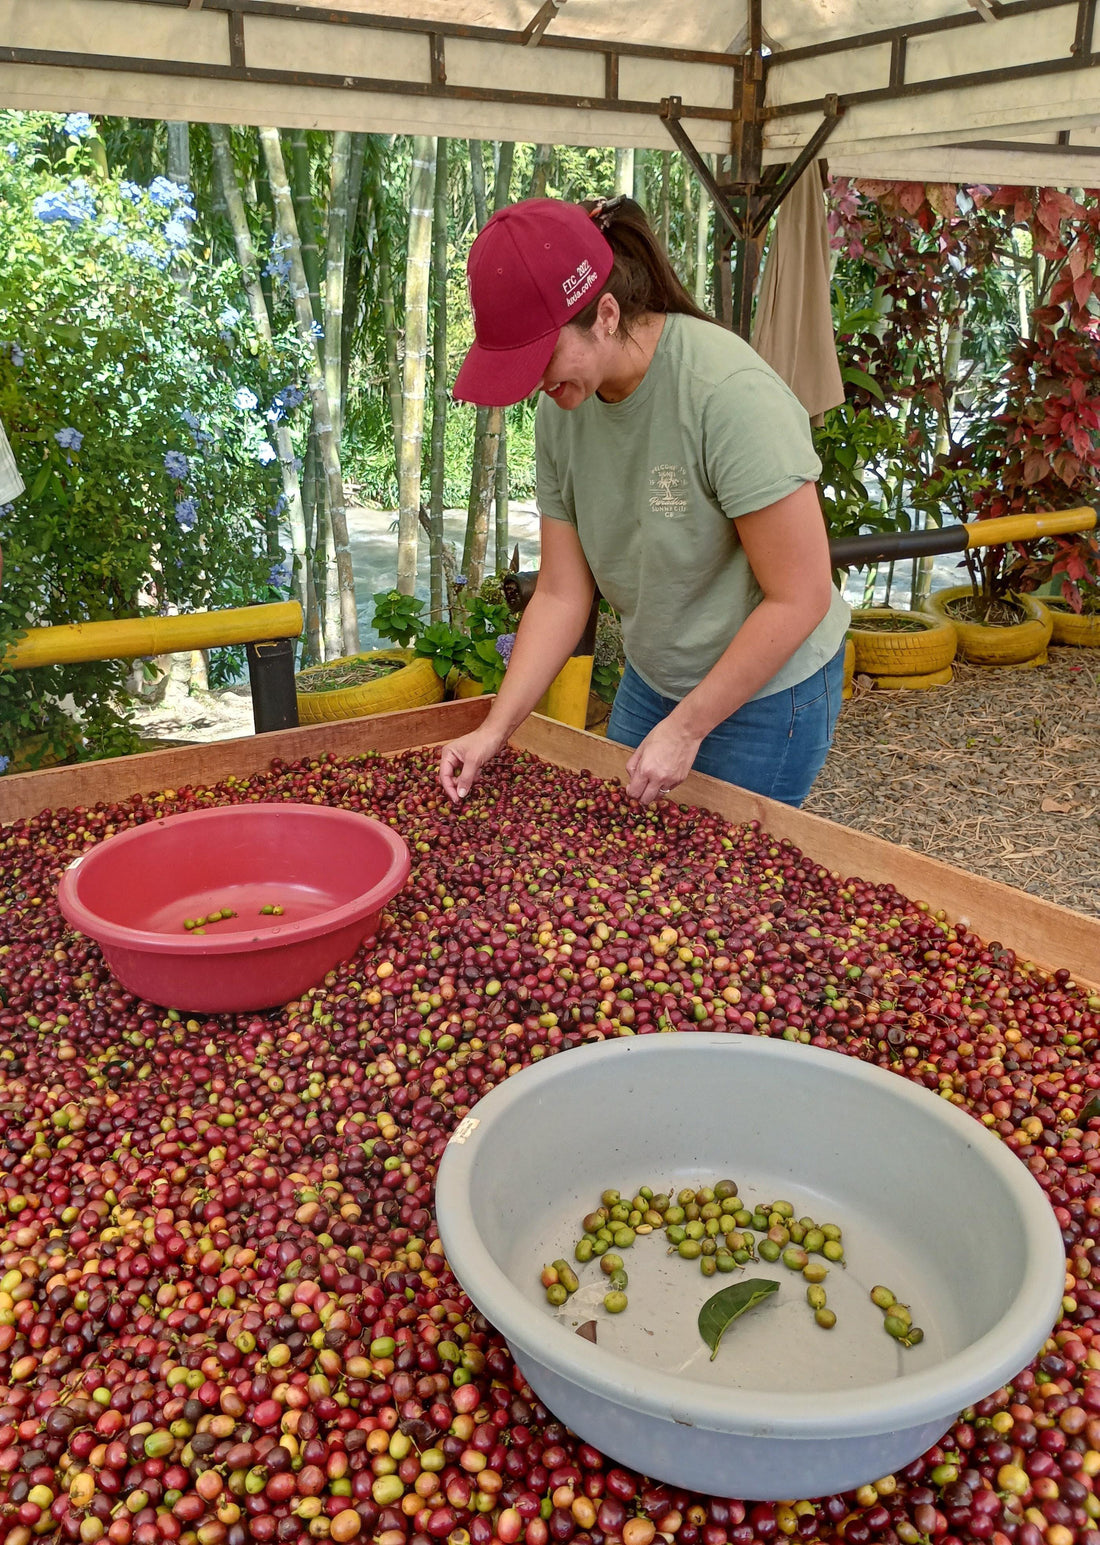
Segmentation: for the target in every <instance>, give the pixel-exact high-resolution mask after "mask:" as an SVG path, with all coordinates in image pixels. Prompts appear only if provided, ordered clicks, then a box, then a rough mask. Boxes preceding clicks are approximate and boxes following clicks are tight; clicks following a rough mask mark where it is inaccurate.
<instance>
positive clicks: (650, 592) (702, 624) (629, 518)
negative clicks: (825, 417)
mask: <svg viewBox="0 0 1100 1545" xmlns="http://www.w3.org/2000/svg"><path fill="white" fill-rule="evenodd" d="M535 444H536V452H537V497H538V507H539V511H540V513H541V514H543V515H545V516H549V517H550V518H551V519H554V520H567V521H569V522H570V523H571V524H572V525H574V526H575V527H576V528H577V534H578V535H579V537H580V541H581V546H582V547H583V549H584V554H585V557H586V558H587V560H588V566H589V568H590V569H591V570H592V573H593V575H594V576H595V579H596V583H597V584H598V586H599V588H600V591H601V593H602V594H603V595H604V596H606V597H607V599H608V601H610V603H611V605H612V606H614V607H615V609H616V611H617V612H619V614H620V616H621V618H622V626H623V643H624V647H625V650H626V657H627V659H628V660H629V661H630V663H631V665H632V666H633V667H634V669H635V670H636V671H637V672H638V674H639V676H641V678H642V680H643V681H645V682H646V683H647V684H648V685H649V686H650V687H652V688H653V690H654V691H656V692H659V693H661V694H662V695H663V696H665V697H669V698H674V699H676V700H679V699H680V698H682V697H685V696H686V695H687V694H688V693H689V692H690V691H691V690H692V689H693V688H694V687H696V686H698V684H699V682H700V681H701V680H702V679H703V677H704V676H705V675H706V674H707V672H708V671H709V670H710V669H711V667H712V666H713V665H714V664H715V662H716V661H717V660H718V658H719V656H720V655H722V654H723V652H724V651H725V649H726V648H727V647H728V645H729V643H730V641H731V639H732V638H733V636H734V634H735V633H736V632H737V630H738V628H739V627H740V626H741V624H742V623H743V622H744V620H745V618H746V617H747V616H748V615H749V613H750V612H751V611H753V609H754V608H755V607H756V606H757V605H759V603H760V601H761V599H762V592H761V589H760V586H759V585H758V584H757V582H756V579H755V576H754V575H753V572H752V570H751V568H750V567H749V561H748V558H747V557H746V555H745V550H744V548H743V547H742V546H741V542H740V540H739V538H738V535H737V526H736V517H737V516H739V515H747V514H749V513H750V512H751V511H753V510H759V509H763V508H764V507H765V506H766V505H769V504H774V503H775V502H776V500H778V499H782V498H784V497H785V495H787V494H790V493H794V492H795V490H796V489H798V488H799V487H801V485H802V484H803V483H805V482H812V481H815V480H816V479H817V477H818V475H819V473H820V471H821V464H820V462H819V461H818V458H817V454H816V452H815V451H814V447H813V440H812V438H811V435H810V424H809V419H808V418H807V416H806V412H805V409H804V408H803V407H802V405H801V403H800V402H799V401H798V399H797V398H796V397H795V395H794V393H793V392H791V390H790V389H789V388H788V387H787V386H786V384H785V383H784V382H783V381H782V380H781V379H780V378H779V376H777V375H776V374H775V372H774V371H773V370H772V369H771V368H770V367H769V366H768V365H766V364H765V363H764V361H763V360H762V359H761V358H760V356H759V355H758V354H756V353H755V352H754V351H753V349H751V348H750V347H749V345H748V344H747V343H745V342H744V340H743V339H741V338H738V337H737V336H736V334H734V333H731V332H727V331H726V329H725V328H723V327H718V326H717V325H716V324H715V323H713V322H705V321H701V320H699V319H698V318H696V317H689V316H682V315H672V316H668V317H666V318H665V325H664V328H663V330H662V332H661V337H660V340H659V342H658V344H657V349H656V351H655V353H654V355H653V359H652V360H651V362H650V365H649V369H648V370H647V371H646V373H645V376H644V378H643V379H642V381H641V383H640V384H639V386H638V387H637V388H636V390H635V391H634V392H632V393H631V395H630V396H629V397H627V398H625V399H624V401H622V402H602V401H601V400H600V399H599V398H598V397H595V396H593V397H589V398H588V399H587V400H586V401H585V402H583V403H581V405H580V406H579V407H578V408H575V409H573V410H571V411H566V410H564V409H562V408H559V407H557V405H556V404H555V403H554V402H552V401H551V400H550V399H549V398H547V397H543V398H542V399H541V401H540V402H539V405H538V412H537V417H536V421H535ZM848 619H849V608H848V606H847V605H846V603H845V602H844V601H843V600H842V599H841V596H840V594H839V592H838V591H837V590H836V589H835V588H834V591H833V598H832V602H831V605H830V607H829V611H828V614H827V615H826V617H825V618H824V620H823V621H822V622H820V623H819V624H818V626H817V627H816V628H815V629H814V631H813V632H812V633H811V634H810V636H809V638H808V639H807V640H806V641H805V643H803V644H802V645H800V647H799V648H798V649H797V650H796V651H795V652H794V654H793V655H792V656H791V658H790V659H789V660H788V661H787V662H786V664H785V665H783V666H782V667H781V668H780V670H779V671H777V672H776V674H775V675H774V676H773V677H772V678H771V680H770V681H769V682H767V683H766V684H765V685H764V686H763V687H761V689H760V691H759V692H757V693H756V696H757V697H768V696H770V695H771V694H772V693H774V692H779V691H782V690H783V689H784V688H787V687H793V686H796V685H797V684H798V683H799V682H801V681H805V680H806V678H807V677H808V676H812V675H813V674H814V672H815V671H817V670H820V668H821V667H822V666H823V665H824V664H826V663H827V662H828V661H829V660H831V659H832V657H833V656H834V655H835V654H836V652H837V650H838V649H839V648H840V647H841V644H842V643H843V640H844V632H845V629H846V628H847V626H848Z"/></svg>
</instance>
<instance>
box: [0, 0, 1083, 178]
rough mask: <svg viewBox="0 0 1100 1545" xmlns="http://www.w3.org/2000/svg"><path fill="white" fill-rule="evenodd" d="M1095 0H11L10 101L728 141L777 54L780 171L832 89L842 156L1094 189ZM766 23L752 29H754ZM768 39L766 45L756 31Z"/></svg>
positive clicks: (928, 173)
mask: <svg viewBox="0 0 1100 1545" xmlns="http://www.w3.org/2000/svg"><path fill="white" fill-rule="evenodd" d="M1096 9H1097V7H1096V3H1095V0H343V3H342V4H340V5H338V6H337V7H334V6H333V5H332V4H330V3H328V0H293V3H291V0H0V104H3V105H6V106H9V107H22V108H30V107H44V108H51V109H55V110H60V111H67V110H72V109H81V110H84V111H91V112H102V113H111V114H120V115H131V116H135V117H149V118H165V119H189V120H192V121H219V122H227V123H253V124H277V125H279V126H281V127H302V126H305V127H310V128H313V127H316V128H326V129H332V128H353V129H364V130H370V131H374V132H385V133H395V132H396V133H432V134H434V133H438V134H451V135H460V136H471V137H476V138H484V139H514V140H527V141H548V142H552V143H558V144H580V145H635V146H650V147H656V148H658V149H666V148H668V147H669V146H670V144H671V140H670V139H669V137H668V132H667V130H666V128H665V126H664V124H663V122H662V120H661V117H660V105H661V102H662V99H664V98H679V99H680V101H681V103H682V108H681V122H682V125H683V128H684V129H685V131H686V132H687V134H688V136H689V137H690V139H691V140H692V141H693V143H694V144H695V146H696V147H697V148H698V149H699V150H701V151H707V152H717V153H719V154H722V153H725V152H728V151H729V150H730V146H731V133H732V131H733V126H734V125H735V123H736V122H737V120H738V118H739V116H740V113H741V104H742V101H743V100H744V91H745V85H746V79H747V78H748V84H749V85H750V86H751V71H752V68H753V59H752V57H751V56H749V58H748V59H746V50H747V49H748V48H749V46H750V43H751V42H753V41H759V42H761V43H762V44H763V49H764V53H765V58H764V65H763V68H764V71H765V77H766V94H765V124H764V161H765V162H780V163H783V162H789V161H792V160H793V159H794V158H795V156H796V155H797V154H798V152H799V150H800V149H801V148H802V147H803V146H804V145H805V144H806V142H807V141H808V140H809V138H810V137H811V135H812V134H813V133H814V131H815V130H816V129H817V128H818V126H819V125H820V124H821V122H822V114H823V102H824V99H825V98H826V96H827V95H829V94H831V93H835V94H836V95H837V97H838V98H839V103H840V106H841V108H842V109H843V113H842V116H841V117H840V119H839V121H838V122H837V125H836V127H835V128H834V129H833V131H832V132H831V134H830V136H829V138H828V140H827V142H826V143H825V145H824V146H823V149H822V152H821V153H822V154H824V155H825V156H827V158H828V160H829V164H830V167H831V169H832V170H833V171H834V172H838V173H847V174H851V175H857V176H858V175H864V176H873V177H908V178H912V179H913V180H918V181H937V182H948V181H978V180H980V181H986V182H993V181H995V182H1005V181H1009V182H1032V183H1035V182H1041V183H1050V184H1059V183H1060V184H1062V185H1065V186H1077V185H1082V184H1083V185H1088V186H1095V185H1100V54H1096V53H1094V48H1097V47H1100V45H1098V44H1097V41H1096V29H1097V21H1096ZM754 16H755V20H754ZM755 26H759V29H760V31H759V33H758V34H754V27H755Z"/></svg>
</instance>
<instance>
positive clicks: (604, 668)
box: [592, 598, 626, 703]
mask: <svg viewBox="0 0 1100 1545" xmlns="http://www.w3.org/2000/svg"><path fill="white" fill-rule="evenodd" d="M625 663H626V656H625V654H624V652H623V630H622V624H621V622H620V620H619V614H618V612H616V611H615V610H614V609H613V608H612V607H611V605H610V603H609V602H607V601H605V600H603V599H602V598H601V600H600V608H599V612H598V614H597V616H596V652H595V654H594V655H593V657H592V690H593V692H595V694H596V696H597V697H598V698H600V699H601V700H602V701H603V702H605V703H613V702H614V701H615V693H616V692H617V691H618V690H619V682H620V681H621V680H622V675H623V666H624V664H625Z"/></svg>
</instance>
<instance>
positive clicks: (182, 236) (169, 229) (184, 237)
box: [164, 215, 191, 247]
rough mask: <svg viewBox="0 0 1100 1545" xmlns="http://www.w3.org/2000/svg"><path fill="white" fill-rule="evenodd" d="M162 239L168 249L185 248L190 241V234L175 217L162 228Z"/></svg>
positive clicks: (177, 217)
mask: <svg viewBox="0 0 1100 1545" xmlns="http://www.w3.org/2000/svg"><path fill="white" fill-rule="evenodd" d="M164 239H165V241H166V242H167V243H168V245H169V246H170V247H186V245H187V243H188V242H189V241H190V240H191V232H190V231H189V230H188V229H187V227H186V225H185V224H184V223H183V221H182V220H181V219H180V218H179V216H178V215H176V216H175V217H174V218H173V219H171V220H169V222H168V224H167V225H166V226H165V227H164Z"/></svg>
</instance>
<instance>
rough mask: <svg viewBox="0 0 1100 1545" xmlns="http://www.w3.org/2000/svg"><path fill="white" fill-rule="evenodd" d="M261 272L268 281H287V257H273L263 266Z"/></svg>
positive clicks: (288, 270) (288, 263) (288, 265)
mask: <svg viewBox="0 0 1100 1545" xmlns="http://www.w3.org/2000/svg"><path fill="white" fill-rule="evenodd" d="M263 272H264V275H265V277H266V278H268V279H289V278H290V259H289V258H288V257H273V258H271V259H269V260H268V262H266V263H265V264H264V267H263Z"/></svg>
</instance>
